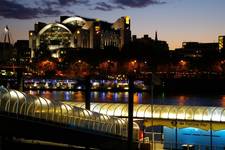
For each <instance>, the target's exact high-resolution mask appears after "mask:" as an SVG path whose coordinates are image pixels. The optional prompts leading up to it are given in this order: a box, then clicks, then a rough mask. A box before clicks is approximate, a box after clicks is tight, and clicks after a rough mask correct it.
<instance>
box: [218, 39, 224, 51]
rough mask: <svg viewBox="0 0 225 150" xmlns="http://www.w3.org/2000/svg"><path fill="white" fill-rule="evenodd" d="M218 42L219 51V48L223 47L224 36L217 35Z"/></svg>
mask: <svg viewBox="0 0 225 150" xmlns="http://www.w3.org/2000/svg"><path fill="white" fill-rule="evenodd" d="M218 42H219V51H220V52H221V50H223V49H224V48H225V36H219V38H218Z"/></svg>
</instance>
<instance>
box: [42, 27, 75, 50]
mask: <svg viewBox="0 0 225 150" xmlns="http://www.w3.org/2000/svg"><path fill="white" fill-rule="evenodd" d="M38 35H39V40H40V43H39V45H42V46H43V45H47V46H48V48H49V49H50V50H53V49H57V48H63V47H64V48H65V47H70V45H71V35H72V33H71V31H70V30H69V29H68V28H67V27H66V26H64V25H62V24H59V23H53V24H48V25H46V26H45V27H44V28H43V29H41V30H40V31H39V34H38Z"/></svg>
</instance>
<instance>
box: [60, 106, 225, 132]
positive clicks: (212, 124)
mask: <svg viewBox="0 0 225 150" xmlns="http://www.w3.org/2000/svg"><path fill="white" fill-rule="evenodd" d="M64 103H66V104H68V103H69V104H70V105H73V106H76V107H80V108H84V107H85V104H84V103H80V102H79V103H77V102H64ZM90 110H91V111H93V112H97V113H101V114H105V115H108V116H115V117H120V118H127V117H128V106H127V104H121V103H91V106H90ZM152 114H153V115H152ZM133 117H134V118H136V119H143V120H145V126H152V125H153V126H158V125H162V126H167V127H177V128H185V127H196V128H200V129H203V130H210V129H212V130H225V108H223V107H206V106H177V105H150V104H134V111H133ZM152 120H154V121H153V122H152Z"/></svg>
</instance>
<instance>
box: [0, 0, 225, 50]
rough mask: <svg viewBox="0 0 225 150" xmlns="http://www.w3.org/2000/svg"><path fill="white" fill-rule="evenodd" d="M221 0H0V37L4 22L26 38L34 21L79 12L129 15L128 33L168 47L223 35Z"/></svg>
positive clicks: (111, 16)
mask: <svg viewBox="0 0 225 150" xmlns="http://www.w3.org/2000/svg"><path fill="white" fill-rule="evenodd" d="M224 6H225V0H0V30H1V40H2V35H3V29H4V26H5V25H8V26H9V28H10V30H11V34H12V37H13V40H14V41H16V40H18V39H28V31H29V30H33V25H34V23H35V22H38V21H44V22H49V23H50V22H55V21H57V20H59V16H60V15H70V16H73V15H79V16H84V17H89V18H99V19H101V20H105V21H108V22H114V21H116V20H117V19H118V18H119V17H121V16H130V17H131V19H132V20H131V29H132V34H136V35H137V36H138V37H142V36H143V34H149V36H151V37H152V38H154V32H155V31H156V30H157V31H158V36H159V39H161V40H166V41H168V43H169V46H170V49H174V48H176V47H181V44H182V42H183V41H198V42H217V39H218V35H225V19H224V17H225V9H224Z"/></svg>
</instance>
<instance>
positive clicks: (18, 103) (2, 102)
mask: <svg viewBox="0 0 225 150" xmlns="http://www.w3.org/2000/svg"><path fill="white" fill-rule="evenodd" d="M0 112H10V113H15V114H21V115H25V116H31V117H35V118H40V119H45V120H47V121H53V122H57V123H62V124H65V125H70V126H74V127H76V128H77V127H79V128H84V129H89V130H93V131H99V132H103V133H108V134H113V135H117V136H122V137H127V125H128V123H127V119H122V118H115V117H110V116H107V115H104V114H99V113H96V112H92V111H89V110H86V109H83V108H79V107H74V106H72V105H69V104H64V103H62V102H59V101H53V100H49V99H47V98H43V97H37V96H32V95H27V94H25V93H23V92H19V91H16V90H11V89H10V90H9V89H6V88H4V87H0ZM138 132H139V126H138V125H137V124H136V123H134V137H135V139H137V138H138Z"/></svg>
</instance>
